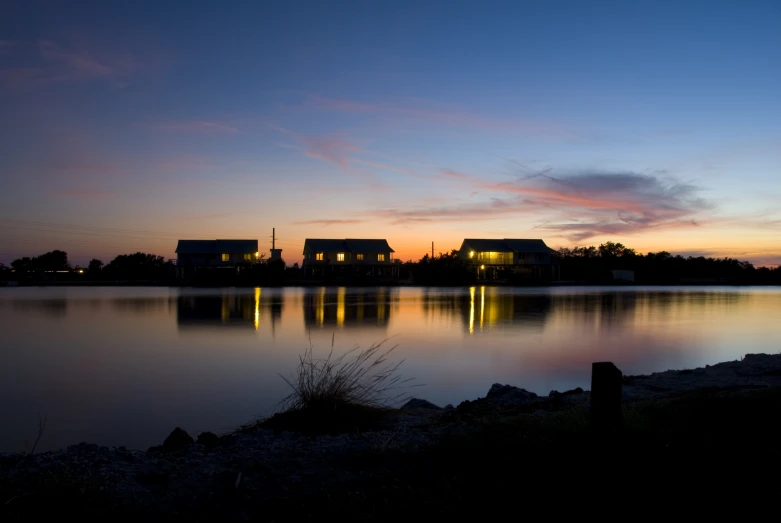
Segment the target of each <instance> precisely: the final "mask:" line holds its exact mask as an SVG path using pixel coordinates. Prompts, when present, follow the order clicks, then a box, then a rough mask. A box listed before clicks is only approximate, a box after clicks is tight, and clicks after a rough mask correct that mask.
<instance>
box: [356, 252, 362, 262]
mask: <svg viewBox="0 0 781 523" xmlns="http://www.w3.org/2000/svg"><path fill="white" fill-rule="evenodd" d="M355 256H356V257H357V259H358V261H363V254H356V255H355Z"/></svg>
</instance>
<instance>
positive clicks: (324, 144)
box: [269, 124, 416, 185]
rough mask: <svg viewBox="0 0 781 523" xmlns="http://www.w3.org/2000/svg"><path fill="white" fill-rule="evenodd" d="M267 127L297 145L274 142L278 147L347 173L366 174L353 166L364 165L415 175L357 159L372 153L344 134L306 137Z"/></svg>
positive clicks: (386, 165) (286, 130) (390, 166)
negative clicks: (329, 164)
mask: <svg viewBox="0 0 781 523" xmlns="http://www.w3.org/2000/svg"><path fill="white" fill-rule="evenodd" d="M269 127H271V128H272V129H274V130H276V131H279V132H281V133H284V134H286V135H288V136H290V137H292V138H293V139H294V140H295V141H296V143H297V145H291V144H286V143H280V142H275V144H276V145H277V146H278V147H282V148H284V149H297V150H300V151H302V152H303V153H304V154H305V155H306V156H308V157H309V158H314V159H317V160H321V161H324V162H328V163H331V164H333V165H336V166H338V167H340V168H341V169H342V170H343V171H345V172H347V173H351V174H358V173H366V172H367V171H366V170H365V169H360V168H357V167H355V165H365V166H367V167H374V168H375V169H382V170H386V171H393V172H400V173H405V174H410V175H413V176H415V175H416V173H415V172H414V171H412V170H411V169H406V168H403V167H396V166H393V165H389V164H387V163H380V162H375V161H372V160H366V159H363V158H359V157H358V156H359V155H371V154H372V153H371V152H370V151H367V150H366V149H364V148H363V147H361V146H360V145H358V144H356V143H355V142H353V141H351V140H350V139H349V138H348V137H347V136H346V135H345V134H344V133H330V134H323V135H316V136H308V135H305V134H301V133H297V132H295V131H291V130H289V129H285V128H284V127H279V126H277V125H271V124H270V125H269ZM373 183H375V184H379V183H380V182H378V181H377V180H374V181H373ZM380 185H381V184H380Z"/></svg>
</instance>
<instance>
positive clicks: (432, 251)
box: [431, 242, 434, 260]
mask: <svg viewBox="0 0 781 523" xmlns="http://www.w3.org/2000/svg"><path fill="white" fill-rule="evenodd" d="M431 259H432V260H433V259H434V242H431Z"/></svg>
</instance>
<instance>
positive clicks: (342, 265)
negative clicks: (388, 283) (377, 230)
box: [302, 238, 398, 278]
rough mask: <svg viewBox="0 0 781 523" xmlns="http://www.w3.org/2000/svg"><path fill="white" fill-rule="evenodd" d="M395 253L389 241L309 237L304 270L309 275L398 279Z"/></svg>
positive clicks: (305, 251)
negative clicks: (394, 259)
mask: <svg viewBox="0 0 781 523" xmlns="http://www.w3.org/2000/svg"><path fill="white" fill-rule="evenodd" d="M393 253H394V250H393V249H391V247H390V245H388V241H387V240H376V239H372V240H365V239H356V238H345V239H338V240H324V239H313V238H307V239H306V241H305V242H304V260H303V265H302V268H303V269H304V274H306V275H307V276H327V275H330V274H334V275H343V276H356V277H372V276H382V277H392V278H393V277H397V276H398V267H397V265H396V264H395V263H393Z"/></svg>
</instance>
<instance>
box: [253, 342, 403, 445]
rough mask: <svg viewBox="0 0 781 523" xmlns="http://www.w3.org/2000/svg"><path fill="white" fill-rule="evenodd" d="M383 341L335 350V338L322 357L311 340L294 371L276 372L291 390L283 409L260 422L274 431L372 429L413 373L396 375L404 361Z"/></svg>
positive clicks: (399, 396) (324, 431) (333, 431)
mask: <svg viewBox="0 0 781 523" xmlns="http://www.w3.org/2000/svg"><path fill="white" fill-rule="evenodd" d="M387 341H388V340H383V341H381V342H379V343H374V344H372V345H371V346H370V347H368V348H366V349H361V348H360V347H359V346H357V345H356V346H355V347H353V348H352V349H350V350H348V351H346V352H345V353H344V354H341V355H338V356H337V355H335V353H334V339H333V337H332V338H331V350H330V351H329V353H328V355H327V356H326V357H325V358H324V359H318V358H315V356H314V350H313V347H312V345H311V344H310V346H309V348H308V349H306V351H305V352H304V354H302V355H300V356H299V362H298V367H297V368H296V371H295V373H294V374H293V375H291V376H290V377H286V376H283V375H281V374H280V377H281V378H282V379H283V380H285V383H287V384H288V385H289V386H290V388H291V389H292V391H291V392H290V394H289V395H288V396H286V397H285V398H284V399H283V400H282V401H281V402H280V404H279V408H280V410H281V412H280V413H279V414H276V415H274V416H272V417H271V418H269V419H268V420H266V421H265V422H264V423H263V425H265V426H266V427H270V428H275V429H278V430H294V431H301V432H307V433H339V432H345V431H352V430H365V429H370V428H375V427H377V426H378V424H379V423H380V422H381V420H382V419H383V418H384V417H385V414H387V413H388V412H389V410H390V407H391V406H392V405H394V404H397V403H398V402H400V401H403V400H404V399H405V398H406V397H407V394H406V392H404V390H403V389H406V388H409V387H411V386H413V385H409V382H410V381H411V380H412V378H406V379H404V378H402V377H401V376H400V375H399V374H398V370H399V367H400V366H401V364H402V363H404V360H401V361H398V362H393V361H390V360H389V356H390V355H391V353H392V352H393V351H394V350H395V349H396V348H397V347H398V345H394V346H392V347H387V345H386V342H387Z"/></svg>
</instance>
